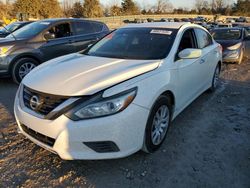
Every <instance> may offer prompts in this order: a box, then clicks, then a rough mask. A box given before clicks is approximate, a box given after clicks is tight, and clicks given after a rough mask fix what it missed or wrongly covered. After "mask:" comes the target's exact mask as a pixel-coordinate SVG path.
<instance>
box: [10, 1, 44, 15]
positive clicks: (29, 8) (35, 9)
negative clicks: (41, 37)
mask: <svg viewBox="0 0 250 188" xmlns="http://www.w3.org/2000/svg"><path fill="white" fill-rule="evenodd" d="M41 5H42V0H16V2H15V3H14V11H15V12H16V13H27V14H29V15H30V16H31V17H34V18H40V10H41Z"/></svg>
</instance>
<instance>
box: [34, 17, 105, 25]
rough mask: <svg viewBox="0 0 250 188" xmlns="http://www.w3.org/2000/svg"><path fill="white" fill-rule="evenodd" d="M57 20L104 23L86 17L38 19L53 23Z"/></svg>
mask: <svg viewBox="0 0 250 188" xmlns="http://www.w3.org/2000/svg"><path fill="white" fill-rule="evenodd" d="M58 21H89V22H96V23H101V24H104V23H102V22H99V21H95V20H88V19H84V18H49V19H44V20H39V21H38V22H50V23H55V22H58Z"/></svg>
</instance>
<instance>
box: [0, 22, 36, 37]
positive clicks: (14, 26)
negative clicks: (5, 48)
mask: <svg viewBox="0 0 250 188" xmlns="http://www.w3.org/2000/svg"><path fill="white" fill-rule="evenodd" d="M32 22H33V21H25V22H14V23H11V24H9V25H7V26H5V27H2V28H0V38H4V37H6V36H8V35H9V34H10V33H13V32H14V31H16V30H18V29H20V28H22V27H23V26H25V25H27V24H30V23H32Z"/></svg>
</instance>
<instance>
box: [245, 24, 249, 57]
mask: <svg viewBox="0 0 250 188" xmlns="http://www.w3.org/2000/svg"><path fill="white" fill-rule="evenodd" d="M244 29H245V32H246V34H245V35H246V36H245V54H244V55H245V57H247V58H248V59H250V24H249V26H244Z"/></svg>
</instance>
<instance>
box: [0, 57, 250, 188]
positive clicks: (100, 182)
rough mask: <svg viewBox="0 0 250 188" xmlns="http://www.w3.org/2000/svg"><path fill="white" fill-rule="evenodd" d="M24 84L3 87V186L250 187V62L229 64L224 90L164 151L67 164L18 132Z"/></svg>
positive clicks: (188, 113) (198, 109)
mask: <svg viewBox="0 0 250 188" xmlns="http://www.w3.org/2000/svg"><path fill="white" fill-rule="evenodd" d="M16 89H17V87H16V85H15V84H13V83H12V81H11V80H10V79H1V81H0V132H1V133H0V174H1V176H0V187H16V186H20V187H41V186H42V187H44V186H56V187H63V186H75V187H76V186H82V187H109V188H110V187H143V188H144V187H237V188H240V187H248V188H249V187H250V61H248V62H247V61H245V62H244V63H243V64H242V65H240V66H239V65H232V64H230V65H227V66H224V68H223V72H222V80H221V85H220V87H219V88H218V90H217V91H216V92H215V93H213V94H209V93H204V94H203V95H201V96H200V97H199V98H198V99H197V100H195V101H194V102H193V103H192V104H191V105H190V106H189V107H188V108H187V109H186V110H185V111H184V112H182V113H181V114H180V115H179V116H178V117H177V118H176V120H175V121H174V122H173V125H172V127H171V128H170V131H169V133H168V135H167V139H166V141H165V143H164V144H163V145H162V148H161V150H159V151H157V152H156V153H154V154H151V155H148V154H144V153H142V152H138V153H136V154H134V155H132V156H130V157H127V158H124V159H117V160H103V161H63V160H61V159H60V158H59V157H58V156H56V155H54V154H51V153H50V152H48V151H46V150H44V149H42V148H40V147H38V146H36V145H35V144H33V143H32V142H31V141H29V140H27V139H25V138H24V136H22V135H19V134H17V132H16V124H15V120H14V118H13V100H14V95H15V92H16Z"/></svg>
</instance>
